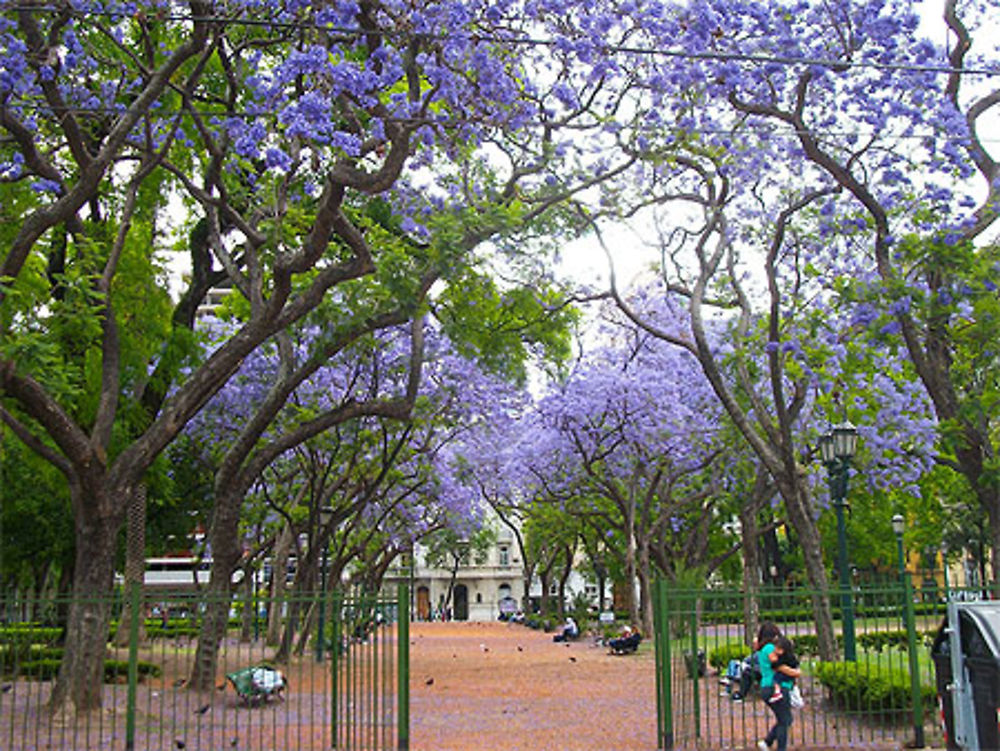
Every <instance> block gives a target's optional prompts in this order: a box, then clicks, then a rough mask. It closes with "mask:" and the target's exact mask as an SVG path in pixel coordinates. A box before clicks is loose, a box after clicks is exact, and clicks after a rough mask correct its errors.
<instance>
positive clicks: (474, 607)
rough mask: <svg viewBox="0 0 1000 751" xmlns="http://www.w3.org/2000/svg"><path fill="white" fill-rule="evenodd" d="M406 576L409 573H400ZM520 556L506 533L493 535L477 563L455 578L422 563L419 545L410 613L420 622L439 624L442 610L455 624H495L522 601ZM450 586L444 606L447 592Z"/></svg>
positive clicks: (465, 564)
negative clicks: (435, 622)
mask: <svg viewBox="0 0 1000 751" xmlns="http://www.w3.org/2000/svg"><path fill="white" fill-rule="evenodd" d="M404 573H405V574H406V575H409V573H410V572H402V571H401V572H400V574H404ZM523 576H524V575H523V570H522V565H521V555H520V551H519V549H518V547H517V543H516V542H515V540H514V535H513V534H512V533H511V531H510V530H509V529H506V528H502V529H500V530H499V531H498V532H497V536H496V541H495V542H494V543H493V544H492V545H491V546H490V547H489V548H488V549H487V550H486V551H485V553H484V554H483V555H482V556H481V557H479V558H476V556H475V555H474V554H473V555H470V556H469V557H468V558H466V559H464V560H463V561H462V562H461V563H460V565H459V567H458V570H457V572H456V573H455V577H454V583H452V571H451V569H448V568H437V567H431V566H428V565H427V564H426V561H425V551H424V550H423V548H421V546H419V545H418V546H417V549H416V551H415V556H414V567H413V572H412V581H411V587H412V590H413V598H414V605H413V614H414V617H415V618H416V619H418V620H430V619H431V618H432V617H433V618H434V619H438V618H440V617H441V616H442V614H444V613H445V612H446V611H450V612H449V613H448V614H449V615H450V617H451V618H452V619H454V620H457V621H495V620H497V619H498V618H499V617H500V614H501V612H507V613H511V612H514V611H516V610H518V609H520V607H521V603H522V602H523V601H524V581H523ZM449 587H452V594H451V600H450V602H449V601H448V588H449Z"/></svg>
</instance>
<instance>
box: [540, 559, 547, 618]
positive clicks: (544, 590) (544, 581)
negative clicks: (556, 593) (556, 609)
mask: <svg viewBox="0 0 1000 751" xmlns="http://www.w3.org/2000/svg"><path fill="white" fill-rule="evenodd" d="M549 571H550V569H545V570H544V571H542V572H541V573H539V574H538V581H539V583H540V584H541V585H542V597H541V601H540V602H539V603H538V607H539V610H540V611H541V612H540V615H541V616H542V618H545V617H546V616H547V615H548V614H549Z"/></svg>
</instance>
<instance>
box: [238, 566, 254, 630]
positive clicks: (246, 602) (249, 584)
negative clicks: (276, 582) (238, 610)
mask: <svg viewBox="0 0 1000 751" xmlns="http://www.w3.org/2000/svg"><path fill="white" fill-rule="evenodd" d="M256 578H257V577H256V571H254V570H253V569H251V568H247V569H246V571H245V573H244V574H243V617H242V618H241V620H240V641H241V642H242V643H244V644H246V643H248V642H249V641H251V640H252V639H253V624H254V621H256V619H257V601H256V598H254V596H253V592H254V580H255V579H256Z"/></svg>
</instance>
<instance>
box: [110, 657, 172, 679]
mask: <svg viewBox="0 0 1000 751" xmlns="http://www.w3.org/2000/svg"><path fill="white" fill-rule="evenodd" d="M136 667H137V668H138V673H139V680H140V681H141V680H142V679H143V678H146V677H147V676H152V677H153V678H157V677H159V675H160V673H162V672H163V671H162V670H160V666H159V665H156V664H154V663H152V662H144V661H143V660H139V661H138V662H137V664H136ZM127 676H128V661H127V660H105V661H104V682H105V683H113V682H115V681H116V680H123V679H125V678H126V677H127Z"/></svg>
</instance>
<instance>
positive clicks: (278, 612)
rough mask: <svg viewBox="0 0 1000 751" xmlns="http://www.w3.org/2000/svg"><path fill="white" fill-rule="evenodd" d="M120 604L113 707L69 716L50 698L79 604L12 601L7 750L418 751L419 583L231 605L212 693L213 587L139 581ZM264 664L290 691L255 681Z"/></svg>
mask: <svg viewBox="0 0 1000 751" xmlns="http://www.w3.org/2000/svg"><path fill="white" fill-rule="evenodd" d="M106 604H107V605H108V606H109V607H110V608H111V614H112V624H111V628H110V629H109V634H108V646H107V655H106V661H105V671H104V674H105V685H104V687H103V692H102V700H103V701H102V707H101V709H100V711H95V712H90V713H87V714H83V715H80V716H77V717H74V718H66V717H62V716H54V715H53V714H52V713H51V712H50V711H48V706H47V704H48V700H49V697H50V694H51V692H52V687H53V684H54V679H55V675H56V673H57V671H58V668H59V664H60V661H61V659H62V657H63V649H62V646H61V645H62V642H63V639H64V633H63V628H62V627H61V626H60V622H61V621H62V620H63V619H64V617H65V613H66V612H67V610H68V603H67V602H61V601H58V600H54V599H45V600H35V601H33V602H26V601H22V600H18V599H17V598H14V597H10V596H8V597H3V598H0V748H2V749H4V750H5V751H7V750H9V751H21V750H22V749H23V750H24V751H27V749H43V748H51V749H65V750H67V751H73V750H78V751H94V750H95V749H115V751H121V750H126V751H127V750H129V749H143V750H145V749H180V750H190V751H197V750H199V749H212V751H216V750H224V749H235V751H241V750H246V751H250V750H251V749H261V751H263V750H264V749H275V748H288V749H290V748H294V749H301V750H303V751H307V750H310V749H347V750H350V749H358V750H359V751H360V750H365V751H367V750H371V751H380V750H382V749H407V748H409V657H408V655H409V649H408V648H409V611H408V608H409V594H408V591H407V589H406V587H405V585H404V586H401V587H400V588H399V589H398V590H394V591H392V592H389V593H386V592H382V593H378V594H365V593H360V592H333V593H331V594H329V595H327V596H325V597H324V596H323V595H319V594H317V595H309V596H301V597H299V596H290V597H285V598H284V599H283V600H282V601H281V602H280V603H277V604H275V605H273V607H272V609H273V610H274V612H273V613H269V612H268V610H267V608H266V607H264V606H263V605H262V604H260V603H257V602H255V601H243V600H238V599H233V600H232V601H229V602H227V606H228V607H229V609H230V612H229V615H230V620H229V627H228V629H227V630H226V634H225V636H224V638H223V639H222V641H221V643H220V647H219V653H218V667H217V670H216V674H215V679H214V681H213V682H212V685H211V686H210V687H206V688H205V689H203V690H195V689H194V688H192V687H191V685H190V683H189V681H190V678H191V675H192V669H193V666H194V657H195V652H196V649H197V646H198V638H199V628H200V625H201V619H202V616H203V614H204V613H205V610H206V606H207V604H208V603H207V602H206V601H205V599H204V598H203V597H200V596H199V595H197V594H193V593H184V594H176V593H175V594H168V593H164V592H146V593H142V592H139V591H138V590H136V591H134V592H133V593H132V594H131V596H130V593H128V592H126V593H124V594H120V595H118V596H116V597H114V598H111V599H109V600H108V602H107V603H106ZM247 609H249V612H246V611H247ZM132 612H134V613H137V614H139V615H140V618H136V619H131V620H130V622H129V625H130V628H128V629H126V631H127V632H128V633H127V634H126V638H120V639H115V638H114V637H115V632H116V630H117V624H118V623H119V622H120V619H122V618H123V617H125V616H127V615H128V614H129V613H132ZM321 612H322V615H323V618H320V617H319V616H320V613H321ZM269 621H270V625H271V629H270V630H271V632H272V634H277V635H278V637H279V640H280V639H284V640H285V645H286V647H287V648H288V652H289V654H288V655H287V657H283V656H282V655H280V654H279V646H280V645H268V644H267V639H266V637H267V634H268V631H269ZM306 624H309V625H310V627H309V628H305V625H306ZM320 624H322V629H320V628H319V626H320ZM290 625H293V626H294V628H293V629H292V631H288V628H289V626H290ZM320 630H322V632H323V637H322V639H317V638H316V634H317V633H318V632H319V631H320ZM116 645H120V646H116ZM276 657H282V659H281V660H280V661H276ZM252 667H270V668H272V669H274V670H277V671H279V672H280V674H281V677H282V678H283V679H284V680H285V681H286V682H287V687H284V688H282V687H280V686H278V687H277V688H275V687H274V686H273V685H272V686H271V687H270V688H269V689H267V690H260V691H258V690H257V689H256V688H255V687H254V686H256V685H258V684H253V683H252V682H251V683H247V681H252V677H251V676H250V675H248V674H247V672H246V671H247V669H248V668H252ZM254 675H255V676H268V677H271V678H273V673H255V674H254ZM227 676H230V678H227ZM237 688H241V689H242V692H241V691H237Z"/></svg>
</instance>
